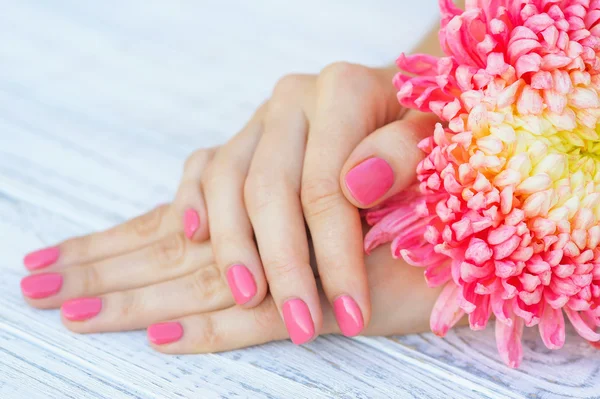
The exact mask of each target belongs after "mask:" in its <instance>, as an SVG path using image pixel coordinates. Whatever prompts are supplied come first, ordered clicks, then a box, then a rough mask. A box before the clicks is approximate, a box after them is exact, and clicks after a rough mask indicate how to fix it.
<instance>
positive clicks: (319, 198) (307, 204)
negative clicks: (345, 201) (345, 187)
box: [300, 178, 342, 218]
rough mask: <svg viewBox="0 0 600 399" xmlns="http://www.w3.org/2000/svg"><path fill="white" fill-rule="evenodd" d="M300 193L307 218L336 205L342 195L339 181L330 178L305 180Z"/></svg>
mask: <svg viewBox="0 0 600 399" xmlns="http://www.w3.org/2000/svg"><path fill="white" fill-rule="evenodd" d="M300 195H301V199H302V207H303V209H304V212H305V215H306V217H307V218H310V217H313V216H316V215H318V214H320V213H323V212H326V211H328V210H329V209H331V208H333V207H334V206H336V205H338V204H339V201H340V199H341V197H342V194H341V191H340V185H339V182H338V181H337V180H334V179H331V178H316V179H308V180H306V181H305V182H303V184H302V188H301V192H300Z"/></svg>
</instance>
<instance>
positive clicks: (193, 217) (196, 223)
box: [182, 207, 209, 242]
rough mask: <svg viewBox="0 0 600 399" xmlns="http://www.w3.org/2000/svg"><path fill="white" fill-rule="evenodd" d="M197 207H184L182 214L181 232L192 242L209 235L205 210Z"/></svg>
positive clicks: (204, 239) (202, 239) (204, 238)
mask: <svg viewBox="0 0 600 399" xmlns="http://www.w3.org/2000/svg"><path fill="white" fill-rule="evenodd" d="M197 208H198V207H196V208H193V207H188V208H185V210H184V212H183V216H182V221H183V232H184V234H185V236H186V237H187V238H188V239H189V240H191V241H194V242H203V241H206V240H207V239H208V237H209V231H208V225H207V220H208V218H207V217H206V212H203V211H202V210H197Z"/></svg>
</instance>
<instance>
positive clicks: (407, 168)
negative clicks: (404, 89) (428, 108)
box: [341, 111, 439, 208]
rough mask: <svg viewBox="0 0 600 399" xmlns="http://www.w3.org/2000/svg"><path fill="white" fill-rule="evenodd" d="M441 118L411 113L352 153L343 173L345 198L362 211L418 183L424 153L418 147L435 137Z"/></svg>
mask: <svg viewBox="0 0 600 399" xmlns="http://www.w3.org/2000/svg"><path fill="white" fill-rule="evenodd" d="M437 122H439V119H438V118H437V117H436V116H435V115H433V114H424V113H420V112H417V111H411V112H408V113H406V114H405V116H404V118H403V119H402V120H400V121H396V122H392V123H390V124H388V125H386V126H383V127H382V128H379V129H377V130H376V131H375V132H373V133H372V134H370V135H369V136H367V137H366V138H365V139H364V140H363V141H362V142H361V143H360V144H358V146H357V147H356V148H355V149H354V151H352V154H350V156H349V157H348V160H347V161H346V163H345V164H344V167H343V168H342V173H341V187H342V189H343V190H344V194H345V196H346V198H347V199H348V200H349V201H350V202H352V203H353V204H354V205H356V206H357V207H359V208H367V207H372V206H374V205H377V204H379V203H381V202H383V201H385V200H386V199H388V198H389V197H391V196H392V195H394V194H397V193H399V192H400V191H402V190H404V189H406V188H407V187H408V186H410V185H411V184H412V183H413V182H414V181H415V170H416V168H417V164H418V162H419V161H420V160H421V159H422V158H423V153H422V152H421V151H420V150H419V149H418V147H417V145H418V144H419V142H420V141H421V140H422V139H423V138H425V137H429V136H432V135H433V130H434V127H435V124H436V123H437Z"/></svg>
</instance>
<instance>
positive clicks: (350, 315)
mask: <svg viewBox="0 0 600 399" xmlns="http://www.w3.org/2000/svg"><path fill="white" fill-rule="evenodd" d="M333 312H334V313H335V318H336V320H337V322H338V325H339V326H340V330H341V331H342V334H344V335H345V336H347V337H354V336H355V335H358V334H360V332H361V331H362V329H363V327H364V322H363V317H362V313H361V311H360V308H359V307H358V305H357V304H356V302H354V299H352V298H351V297H349V296H348V295H344V296H341V297H339V298H338V299H336V300H335V301H333Z"/></svg>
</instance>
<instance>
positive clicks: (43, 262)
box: [23, 247, 60, 270]
mask: <svg viewBox="0 0 600 399" xmlns="http://www.w3.org/2000/svg"><path fill="white" fill-rule="evenodd" d="M59 256H60V249H58V247H50V248H44V249H40V250H38V251H34V252H31V253H29V254H27V255H25V258H24V259H23V264H24V265H25V267H26V268H27V269H29V270H37V269H42V268H44V267H47V266H50V265H51V264H53V263H54V262H56V261H57V260H58V257H59Z"/></svg>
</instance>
